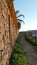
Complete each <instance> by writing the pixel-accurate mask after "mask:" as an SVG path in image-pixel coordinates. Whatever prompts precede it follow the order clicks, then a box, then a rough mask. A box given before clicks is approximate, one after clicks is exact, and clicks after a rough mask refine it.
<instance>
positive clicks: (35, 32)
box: [26, 30, 37, 35]
mask: <svg viewBox="0 0 37 65" xmlns="http://www.w3.org/2000/svg"><path fill="white" fill-rule="evenodd" d="M26 32H30V33H32V34H33V35H37V30H29V31H26Z"/></svg>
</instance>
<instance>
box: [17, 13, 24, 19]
mask: <svg viewBox="0 0 37 65" xmlns="http://www.w3.org/2000/svg"><path fill="white" fill-rule="evenodd" d="M18 17H23V18H24V17H25V16H24V15H23V14H20V15H18V16H17V18H18Z"/></svg>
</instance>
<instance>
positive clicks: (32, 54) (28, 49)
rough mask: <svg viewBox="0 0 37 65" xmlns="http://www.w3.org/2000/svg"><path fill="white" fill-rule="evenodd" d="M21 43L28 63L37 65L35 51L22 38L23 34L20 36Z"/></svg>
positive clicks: (36, 53)
mask: <svg viewBox="0 0 37 65" xmlns="http://www.w3.org/2000/svg"><path fill="white" fill-rule="evenodd" d="M21 43H22V44H23V46H24V51H25V52H26V57H27V59H28V62H29V63H30V65H37V52H36V51H35V50H34V49H33V47H32V45H30V44H29V42H27V41H26V40H25V39H24V35H23V34H22V37H21Z"/></svg>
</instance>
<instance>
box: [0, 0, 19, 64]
mask: <svg viewBox="0 0 37 65" xmlns="http://www.w3.org/2000/svg"><path fill="white" fill-rule="evenodd" d="M13 10H14V9H13ZM14 12H15V11H14ZM11 14H12V13H11V11H10V10H9V7H8V5H7V2H6V1H5V0H0V65H7V64H8V61H9V58H10V55H11V51H12V47H13V46H14V43H15V40H16V38H17V36H18V28H17V27H16V25H15V23H14V21H15V22H16V21H17V20H16V19H15V20H14V17H15V18H16V14H15V13H14V14H13V15H12V16H11ZM14 15H15V16H14ZM13 16H14V17H13ZM16 23H17V22H16Z"/></svg>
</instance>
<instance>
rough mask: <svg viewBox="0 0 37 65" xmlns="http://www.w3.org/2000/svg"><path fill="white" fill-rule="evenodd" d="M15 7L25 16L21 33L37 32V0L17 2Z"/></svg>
mask: <svg viewBox="0 0 37 65" xmlns="http://www.w3.org/2000/svg"><path fill="white" fill-rule="evenodd" d="M14 6H15V10H19V11H20V13H19V14H21V13H22V14H24V16H25V18H24V19H23V20H24V21H25V24H23V23H22V25H21V29H20V31H26V30H37V0H15V1H14ZM21 19H22V18H21Z"/></svg>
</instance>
